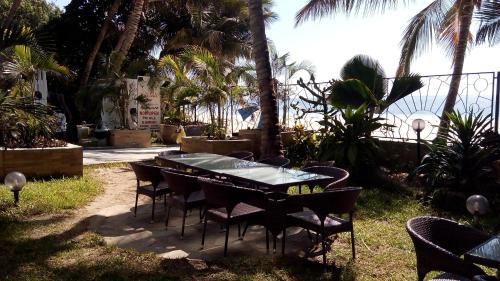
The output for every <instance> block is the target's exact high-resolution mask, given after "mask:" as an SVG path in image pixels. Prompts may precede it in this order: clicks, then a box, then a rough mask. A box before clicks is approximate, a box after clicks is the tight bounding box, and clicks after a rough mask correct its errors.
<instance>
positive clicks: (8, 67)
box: [2, 45, 70, 98]
mask: <svg viewBox="0 0 500 281" xmlns="http://www.w3.org/2000/svg"><path fill="white" fill-rule="evenodd" d="M2 56H3V57H5V58H6V59H7V61H6V62H4V63H3V73H4V74H5V75H6V76H7V77H8V78H11V79H13V80H14V81H15V82H14V85H13V87H12V88H11V89H10V95H12V96H32V97H33V98H34V95H35V85H34V83H33V80H34V78H35V75H36V73H37V71H47V72H49V73H52V74H56V75H62V76H69V75H70V72H69V70H68V69H67V68H66V67H65V66H63V65H60V64H59V63H57V61H56V60H55V59H54V56H53V55H49V54H45V53H43V52H41V51H38V50H36V49H33V50H32V49H31V48H30V47H28V46H24V45H16V46H14V47H12V48H8V49H7V50H5V51H4V52H3V53H2Z"/></svg>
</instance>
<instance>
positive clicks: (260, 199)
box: [198, 178, 267, 256]
mask: <svg viewBox="0 0 500 281" xmlns="http://www.w3.org/2000/svg"><path fill="white" fill-rule="evenodd" d="M198 180H199V183H200V185H201V187H202V189H203V191H204V192H205V198H206V206H207V210H206V214H205V221H204V225H203V235H202V239H201V246H202V247H203V246H204V245H205V234H206V231H207V221H208V220H212V221H215V222H218V223H220V224H223V225H224V226H225V229H226V239H225V242H224V256H227V244H228V239H229V227H230V226H231V225H234V224H237V225H238V236H239V237H241V230H240V224H241V223H243V222H247V221H252V223H255V222H258V221H261V222H262V224H264V215H265V209H264V206H265V204H266V202H267V197H266V194H265V193H264V192H262V191H259V190H254V189H248V188H243V187H237V186H234V185H233V184H231V183H227V182H222V181H218V180H214V179H207V178H199V179H198Z"/></svg>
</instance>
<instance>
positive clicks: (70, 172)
mask: <svg viewBox="0 0 500 281" xmlns="http://www.w3.org/2000/svg"><path fill="white" fill-rule="evenodd" d="M0 149H1V150H0V179H2V178H4V177H5V175H7V174H8V173H10V172H13V171H18V172H21V173H23V174H24V175H25V176H27V177H60V176H67V177H70V176H82V174H83V149H82V147H81V146H78V145H73V144H68V145H67V146H65V147H48V148H16V149H7V150H5V149H3V148H0Z"/></svg>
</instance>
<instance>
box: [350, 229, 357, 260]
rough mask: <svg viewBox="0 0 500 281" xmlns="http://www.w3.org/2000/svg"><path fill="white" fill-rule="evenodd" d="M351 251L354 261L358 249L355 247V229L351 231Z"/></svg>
mask: <svg viewBox="0 0 500 281" xmlns="http://www.w3.org/2000/svg"><path fill="white" fill-rule="evenodd" d="M351 250H352V260H355V259H356V247H355V246H354V229H351Z"/></svg>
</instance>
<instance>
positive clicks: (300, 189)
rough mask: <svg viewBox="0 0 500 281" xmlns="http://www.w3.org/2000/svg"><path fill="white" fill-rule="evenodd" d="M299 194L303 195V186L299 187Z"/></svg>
mask: <svg viewBox="0 0 500 281" xmlns="http://www.w3.org/2000/svg"><path fill="white" fill-rule="evenodd" d="M299 194H302V185H299Z"/></svg>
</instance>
